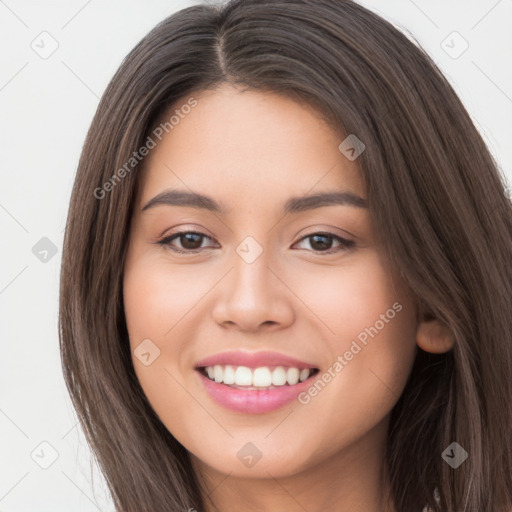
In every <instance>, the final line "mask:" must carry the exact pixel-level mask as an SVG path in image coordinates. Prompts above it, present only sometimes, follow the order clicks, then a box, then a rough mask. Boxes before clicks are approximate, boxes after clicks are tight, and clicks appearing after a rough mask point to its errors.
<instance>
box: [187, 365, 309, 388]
mask: <svg viewBox="0 0 512 512" xmlns="http://www.w3.org/2000/svg"><path fill="white" fill-rule="evenodd" d="M197 370H198V371H199V373H201V374H202V375H203V376H205V377H206V378H208V379H210V380H211V381H213V382H216V383H218V384H224V385H225V386H228V387H230V388H235V389H244V390H269V389H277V388H283V387H291V386H295V385H296V384H298V383H301V382H304V381H306V380H308V379H311V378H312V377H314V376H315V375H316V374H317V373H318V372H319V370H318V368H296V367H286V366H261V367H258V368H249V367H248V366H234V365H219V364H216V365H214V366H203V367H199V368H197Z"/></svg>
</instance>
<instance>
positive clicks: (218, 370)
mask: <svg viewBox="0 0 512 512" xmlns="http://www.w3.org/2000/svg"><path fill="white" fill-rule="evenodd" d="M213 378H214V379H215V382H222V379H223V378H224V372H223V371H222V366H221V365H220V364H216V365H215V366H214V367H213Z"/></svg>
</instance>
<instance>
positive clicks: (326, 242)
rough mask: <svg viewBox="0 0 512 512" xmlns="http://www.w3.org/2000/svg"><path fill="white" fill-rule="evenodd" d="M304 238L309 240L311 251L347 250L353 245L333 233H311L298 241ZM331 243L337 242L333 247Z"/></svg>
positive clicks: (327, 252)
mask: <svg viewBox="0 0 512 512" xmlns="http://www.w3.org/2000/svg"><path fill="white" fill-rule="evenodd" d="M304 240H309V244H310V247H311V250H312V251H313V252H318V253H324V254H331V253H333V252H339V251H342V250H347V249H349V248H350V247H353V246H354V245H355V243H354V242H352V241H351V240H345V239H344V238H341V237H340V236H338V235H335V234H333V233H312V234H311V235H307V236H305V237H304V238H302V239H301V240H300V241H299V242H302V241H304ZM333 243H337V244H338V245H337V246H334V247H333Z"/></svg>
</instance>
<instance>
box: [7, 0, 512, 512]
mask: <svg viewBox="0 0 512 512" xmlns="http://www.w3.org/2000/svg"><path fill="white" fill-rule="evenodd" d="M193 3H195V2H192V1H191V0H190V1H185V0H180V1H178V0H172V1H170V0H168V1H163V0H151V1H147V2H143V1H142V0H122V1H121V0H109V1H106V0H102V1H100V0H89V1H87V0H68V1H63V0H61V1H57V0H53V1H52V0H38V1H36V0H31V1H27V0H24V1H22V0H5V1H3V0H0V40H1V48H2V52H1V55H0V120H1V124H0V145H1V148H0V149H1V152H0V156H1V166H0V172H1V181H0V185H1V187H0V225H1V237H0V244H1V247H0V254H1V265H0V308H1V309H0V311H1V323H0V329H1V330H0V340H1V357H0V390H1V395H0V512H69V511H70V510H72V511H74V512H96V511H98V510H100V511H103V512H110V511H113V506H112V504H111V502H110V501H109V499H108V497H107V494H106V493H105V486H104V482H103V479H102V476H101V474H100V473H99V472H98V471H97V470H94V471H93V476H94V483H93V481H92V479H91V473H90V469H89V461H90V456H89V452H88V449H87V446H86V444H85V441H84V438H83V435H82V434H81V433H80V430H79V428H78V427H77V421H76V418H75V416H74V413H73V411H72V408H71V405H70V400H69V398H68V396H67V392H66V389H65V386H64V382H63V378H62V372H61V367H60V356H59V350H58V336H57V332H58V331H57V304H58V278H59V266H60V255H61V247H62V238H63V229H64V225H65V219H66V213H67V207H68V201H69V196H70V192H71V187H72V183H73V179H74V175H75V171H76V166H77V162H78V158H79V154H80V150H81V147H82V144H83V141H84V138H85V135H86V131H87V129H88V127H89V124H90V122H91V120H92V117H93V114H94V112H95V109H96V106H97V104H98V100H99V97H100V96H101V94H102V93H103V91H104V89H105V87H106V85H107V83H108V82H109V80H110V78H111V77H112V75H113V73H114V72H115V70H116V69H117V67H118V66H119V64H120V62H121V60H122V58H123V57H124V56H125V55H126V54H127V53H128V51H129V50H131V48H132V47H133V46H134V45H135V44H136V43H137V42H138V41H139V40H140V39H141V38H142V37H143V36H144V35H145V34H146V33H147V32H148V31H149V30H150V29H151V28H152V27H153V26H154V25H156V24H157V23H158V22H159V21H161V20H162V19H163V18H164V17H166V16H168V15H169V14H171V13H173V12H174V11H177V10H179V9H181V8H184V7H187V6H189V5H192V4H193ZM361 3H363V4H364V5H365V6H367V7H369V8H371V9H373V10H375V11H377V12H378V13H379V14H381V15H382V16H383V17H385V18H387V19H389V20H390V21H391V22H393V23H394V24H395V25H397V26H399V27H400V28H401V29H402V30H405V31H407V32H409V33H411V34H413V35H414V37H415V38H416V39H417V40H418V42H419V43H420V44H421V45H422V46H423V47H424V48H425V49H426V50H427V51H428V53H429V54H430V55H431V56H432V57H433V59H434V60H435V61H436V63H437V64H438V65H439V66H440V67H441V69H442V70H443V71H444V73H445V74H446V75H447V77H448V79H449V80H450V82H451V83H452V85H453V86H454V88H455V89H456V91H457V92H458V94H459V95H460V97H461V99H462V101H463V102H464V104H465V105H466V107H467V109H468V110H469V112H470V114H471V116H472V117H473V119H474V121H475V123H476V125H477V127H478V129H479V130H480V131H481V133H482V135H483V136H484V139H485V141H486V142H487V144H488V145H489V147H490V149H491V151H492V153H493V154H494V155H495V157H496V159H497V161H498V164H499V165H500V167H501V168H502V170H503V173H504V174H505V175H506V176H507V177H508V180H509V181H512V165H511V164H512V155H511V144H510V141H511V138H510V136H511V132H512V99H511V98H512V68H511V66H510V62H511V53H512V30H511V22H512V1H511V0H499V1H498V0H471V1H467V0H466V1H462V0H457V1H451V2H446V1H445V0H436V1H426V0H414V1H413V0H392V1H390V0H388V1H386V2H382V1H380V2H379V1H377V0H371V1H370V0H368V1H366V0H365V1H363V2H361ZM43 31H47V32H48V33H49V34H51V37H52V38H53V39H55V41H56V42H57V43H58V48H57V50H56V51H55V52H54V53H53V54H52V55H51V56H49V57H48V58H47V59H42V58H41V57H40V56H39V55H38V54H37V53H36V52H35V51H34V50H33V49H32V47H31V44H34V45H37V44H39V45H42V43H41V42H40V41H41V37H46V38H48V37H49V36H40V34H41V32H43ZM453 31H457V32H458V33H459V34H460V35H461V36H462V37H463V38H464V39H465V40H466V41H467V43H468V44H469V47H468V49H467V50H466V51H465V52H464V53H463V54H462V55H461V56H460V57H458V58H452V56H450V55H449V54H448V53H446V51H445V50H444V49H443V47H442V41H445V40H446V42H445V43H444V45H449V46H452V49H451V50H450V51H451V52H452V55H453V52H456V51H457V50H460V49H461V48H462V47H461V46H460V45H461V44H463V41H462V40H461V39H460V38H457V37H458V36H453V35H451V36H450V37H449V38H448V39H446V38H447V36H449V35H450V34H452V32H453ZM454 37H455V39H454ZM33 41H34V43H32V42H33ZM50 44H51V39H46V40H45V48H47V49H48V48H50ZM507 62H508V64H507ZM507 141H508V143H507ZM43 237H47V238H48V239H49V240H51V242H52V243H53V244H54V245H55V246H56V250H57V252H56V254H55V255H54V256H53V257H51V258H49V259H48V261H47V262H42V261H40V260H39V259H38V258H37V257H36V256H35V255H34V254H33V252H32V248H33V247H34V245H35V244H36V243H37V242H39V240H40V239H41V238H43ZM41 442H47V443H49V444H50V445H51V446H52V447H53V449H52V448H50V447H49V446H48V445H42V446H41V445H40V443H41ZM34 450H35V452H34ZM52 450H56V452H57V453H58V457H57V458H56V460H55V462H54V463H53V464H51V466H49V467H48V468H47V469H43V468H41V467H40V466H39V465H38V464H37V463H36V460H37V461H38V462H39V463H40V464H44V463H46V464H48V463H50V462H51V461H52V453H53V452H52ZM31 454H32V455H31Z"/></svg>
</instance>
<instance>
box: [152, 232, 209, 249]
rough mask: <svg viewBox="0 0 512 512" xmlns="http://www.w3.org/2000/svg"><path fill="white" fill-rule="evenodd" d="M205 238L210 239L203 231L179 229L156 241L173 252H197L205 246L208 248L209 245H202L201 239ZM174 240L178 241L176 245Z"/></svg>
mask: <svg viewBox="0 0 512 512" xmlns="http://www.w3.org/2000/svg"><path fill="white" fill-rule="evenodd" d="M205 239H208V240H211V238H210V237H209V236H207V235H205V234H204V233H199V232H196V231H181V232H179V233H174V234H173V235H170V236H167V237H165V238H163V239H162V240H160V241H159V242H158V243H159V244H160V245H163V246H166V247H168V248H169V249H171V250H172V251H175V252H181V253H183V252H190V253H193V252H198V251H199V250H200V249H203V248H206V249H209V248H211V247H208V246H207V247H204V246H203V241H204V240H205ZM174 242H178V245H176V244H175V243H174Z"/></svg>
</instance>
